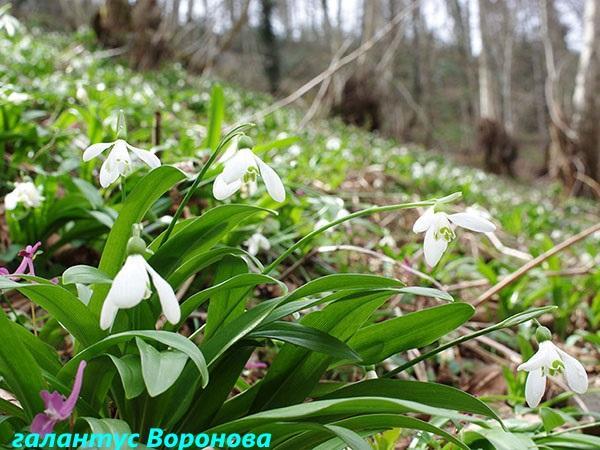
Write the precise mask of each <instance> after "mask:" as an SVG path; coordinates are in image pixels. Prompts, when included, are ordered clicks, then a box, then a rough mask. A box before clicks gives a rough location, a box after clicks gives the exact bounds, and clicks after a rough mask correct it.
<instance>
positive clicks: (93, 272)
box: [62, 265, 112, 284]
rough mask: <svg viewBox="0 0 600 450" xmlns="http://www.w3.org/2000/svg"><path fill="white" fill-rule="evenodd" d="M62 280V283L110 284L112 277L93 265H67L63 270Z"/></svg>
mask: <svg viewBox="0 0 600 450" xmlns="http://www.w3.org/2000/svg"><path fill="white" fill-rule="evenodd" d="M62 282H63V284H75V283H81V284H110V283H112V279H111V278H110V277H109V276H108V275H106V274H105V273H103V272H101V271H100V270H99V269H96V268H95V267H91V266H85V265H78V266H73V267H69V268H68V269H67V270H65V271H64V272H63V274H62Z"/></svg>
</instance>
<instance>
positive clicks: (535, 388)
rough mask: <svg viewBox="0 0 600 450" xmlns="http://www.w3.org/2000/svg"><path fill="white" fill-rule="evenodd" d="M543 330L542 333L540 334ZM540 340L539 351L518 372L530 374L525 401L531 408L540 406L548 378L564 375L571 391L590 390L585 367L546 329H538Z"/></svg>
mask: <svg viewBox="0 0 600 450" xmlns="http://www.w3.org/2000/svg"><path fill="white" fill-rule="evenodd" d="M540 329H541V332H540ZM536 334H537V335H538V336H540V334H541V335H543V337H542V338H541V339H545V340H541V339H540V338H539V337H538V340H540V341H541V342H540V345H539V348H538V351H537V352H536V354H535V355H533V356H532V357H531V358H529V360H528V361H527V362H525V363H523V364H521V365H520V366H519V367H518V368H517V370H524V371H526V372H529V373H528V375H527V381H526V383H525V400H527V404H528V405H529V406H530V407H531V408H535V407H536V406H538V405H539V404H540V401H541V400H542V397H543V396H544V392H545V391H546V377H548V376H556V375H559V374H563V376H564V378H565V380H566V382H567V385H568V386H569V389H571V390H572V391H574V392H576V393H578V394H583V393H585V392H586V391H587V388H588V376H587V373H586V371H585V368H584V367H583V365H582V364H581V363H580V362H579V361H577V360H576V359H575V358H573V357H572V356H570V355H569V354H568V353H566V352H564V351H562V350H561V349H560V348H558V347H557V346H556V345H554V344H553V343H552V341H551V340H550V339H551V337H552V335H551V334H550V330H548V329H547V328H545V327H540V328H538V332H537V333H536Z"/></svg>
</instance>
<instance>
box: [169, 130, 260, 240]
mask: <svg viewBox="0 0 600 450" xmlns="http://www.w3.org/2000/svg"><path fill="white" fill-rule="evenodd" d="M253 126H254V124H251V123H244V124H242V125H238V126H237V127H235V128H233V129H232V130H231V131H229V132H228V133H227V134H226V135H225V136H224V137H223V139H221V142H219V145H217V148H216V149H215V151H213V152H212V154H211V155H210V157H209V158H208V161H206V163H205V164H204V166H203V167H202V169H201V170H200V173H198V175H197V176H196V179H195V180H194V182H193V183H192V186H191V187H190V188H189V189H188V191H187V193H186V194H185V197H183V200H182V201H181V203H180V204H179V206H178V207H177V211H175V215H174V216H173V220H171V223H169V227H168V228H167V231H166V232H165V235H164V236H163V238H162V241H161V242H160V245H159V248H160V247H161V246H163V245H164V243H165V242H167V240H168V239H169V237H170V236H171V233H172V232H173V229H174V228H175V225H176V224H177V221H178V220H179V218H180V217H181V214H182V213H183V210H184V208H185V207H186V206H187V204H188V203H189V201H190V199H191V198H192V196H193V195H194V193H195V192H196V190H197V189H198V186H199V185H200V182H201V181H202V178H204V175H206V172H208V169H209V168H210V166H211V165H212V163H213V162H215V160H216V159H217V157H218V156H219V154H220V153H221V151H222V150H223V148H224V147H225V146H226V145H227V144H229V142H231V140H232V139H233V138H235V137H236V136H239V135H240V134H243V133H244V131H245V130H247V129H248V128H250V127H253Z"/></svg>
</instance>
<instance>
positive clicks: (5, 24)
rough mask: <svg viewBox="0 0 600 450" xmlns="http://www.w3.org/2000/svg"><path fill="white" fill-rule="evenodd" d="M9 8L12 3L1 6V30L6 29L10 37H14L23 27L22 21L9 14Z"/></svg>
mask: <svg viewBox="0 0 600 450" xmlns="http://www.w3.org/2000/svg"><path fill="white" fill-rule="evenodd" d="M9 9H10V3H9V4H8V5H5V6H3V7H2V8H0V30H4V31H5V32H6V34H7V35H8V36H9V37H13V36H14V35H15V34H17V31H18V30H19V29H20V28H21V22H19V21H18V20H17V18H16V17H14V16H11V15H10V14H8V12H7V11H8V10H9Z"/></svg>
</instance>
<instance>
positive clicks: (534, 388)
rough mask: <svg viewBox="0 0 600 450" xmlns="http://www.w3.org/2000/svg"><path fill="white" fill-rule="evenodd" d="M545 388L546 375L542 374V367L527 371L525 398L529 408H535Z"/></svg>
mask: <svg viewBox="0 0 600 450" xmlns="http://www.w3.org/2000/svg"><path fill="white" fill-rule="evenodd" d="M545 390H546V377H545V376H544V375H543V374H542V369H535V370H532V371H531V372H529V373H528V374H527V381H526V382H525V400H527V404H528V405H529V406H530V407H531V408H535V407H536V406H537V405H539V404H540V401H541V400H542V397H543V396H544V391H545Z"/></svg>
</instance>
